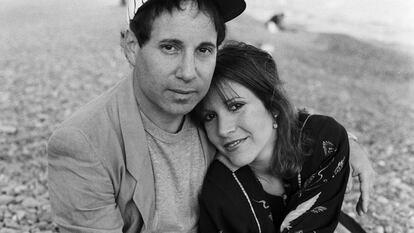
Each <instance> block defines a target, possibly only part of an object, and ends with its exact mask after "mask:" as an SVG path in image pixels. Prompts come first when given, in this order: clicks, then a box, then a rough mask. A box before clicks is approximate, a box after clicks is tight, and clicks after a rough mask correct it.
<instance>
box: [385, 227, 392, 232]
mask: <svg viewBox="0 0 414 233" xmlns="http://www.w3.org/2000/svg"><path fill="white" fill-rule="evenodd" d="M385 232H386V233H393V232H394V231H393V229H392V226H386V227H385Z"/></svg>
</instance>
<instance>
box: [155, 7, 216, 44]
mask: <svg viewBox="0 0 414 233" xmlns="http://www.w3.org/2000/svg"><path fill="white" fill-rule="evenodd" d="M153 37H154V39H155V38H158V40H166V39H174V40H183V41H188V42H190V41H191V40H193V42H194V43H204V42H209V43H214V44H216V40H217V31H216V29H215V26H214V22H213V20H212V19H211V18H210V17H209V16H208V15H206V14H205V13H203V12H201V11H199V10H198V8H197V6H187V7H186V8H182V9H174V10H173V11H172V12H168V11H164V12H161V13H160V14H159V15H158V16H157V17H156V18H155V19H154V21H153V24H152V31H151V39H152V38H153Z"/></svg>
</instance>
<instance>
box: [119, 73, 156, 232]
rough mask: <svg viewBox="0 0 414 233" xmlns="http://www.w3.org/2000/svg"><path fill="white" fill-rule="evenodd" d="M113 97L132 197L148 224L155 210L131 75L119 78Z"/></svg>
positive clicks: (152, 181)
mask: <svg viewBox="0 0 414 233" xmlns="http://www.w3.org/2000/svg"><path fill="white" fill-rule="evenodd" d="M120 89H121V90H122V91H120V92H119V93H118V97H117V101H118V106H119V110H118V112H119V119H120V125H121V131H122V135H123V140H124V146H125V166H126V169H127V171H128V172H129V173H130V174H131V175H132V177H133V178H134V179H135V180H136V186H135V189H134V194H133V201H134V202H135V204H136V205H137V207H138V209H139V211H140V213H141V215H142V219H143V221H144V225H145V226H146V227H150V226H151V224H152V220H153V216H154V211H155V187H154V184H155V183H154V182H155V181H154V173H153V170H152V164H151V159H150V156H149V151H148V146H147V140H146V135H145V130H144V126H143V125H142V120H141V115H140V113H139V109H138V105H137V102H136V100H135V95H134V90H133V77H132V75H131V77H129V78H126V79H125V80H123V81H122V83H121V87H120Z"/></svg>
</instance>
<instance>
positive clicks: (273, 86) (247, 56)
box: [192, 41, 305, 179]
mask: <svg viewBox="0 0 414 233" xmlns="http://www.w3.org/2000/svg"><path fill="white" fill-rule="evenodd" d="M226 81H233V82H237V83H239V84H241V85H243V86H244V87H246V88H248V89H249V90H250V91H252V92H253V93H254V94H255V95H256V96H257V97H258V98H259V99H260V100H261V101H262V102H263V104H264V106H265V107H266V109H267V110H268V111H269V112H270V113H272V115H274V114H277V118H276V121H277V124H278V128H277V135H278V136H277V139H276V144H275V148H274V155H273V157H272V164H271V170H272V172H273V173H274V175H276V176H280V177H282V178H286V179H288V178H291V177H292V176H293V175H295V174H297V173H298V172H300V170H301V169H302V163H303V156H304V155H305V153H304V152H303V150H302V146H301V139H300V129H299V120H298V111H297V110H296V108H294V107H293V105H292V104H291V102H290V101H289V99H288V97H287V95H286V93H285V90H284V88H283V84H282V81H281V80H280V79H279V75H278V72H277V68H276V63H275V61H274V60H273V58H272V56H271V55H270V54H269V53H267V52H265V51H263V50H261V49H259V48H256V47H254V46H252V45H248V44H245V43H242V42H236V41H231V42H227V43H226V44H225V45H224V46H223V47H222V48H221V49H220V50H219V51H218V54H217V65H216V69H215V71H214V75H213V78H212V81H211V87H210V88H214V89H215V90H217V91H218V93H219V94H220V96H221V98H223V99H224V100H226V99H227V98H229V97H228V96H226V94H225V93H224V91H223V87H224V86H226V87H228V83H226ZM234 94H236V95H237V93H234ZM202 105H203V101H201V102H200V103H199V105H197V106H196V108H195V111H194V112H193V113H192V114H193V115H192V116H193V118H194V119H195V120H196V122H197V123H198V124H200V125H202V118H201V117H202V116H200V115H199V113H200V111H199V110H201V108H202Z"/></svg>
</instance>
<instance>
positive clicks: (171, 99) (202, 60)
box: [134, 1, 217, 120]
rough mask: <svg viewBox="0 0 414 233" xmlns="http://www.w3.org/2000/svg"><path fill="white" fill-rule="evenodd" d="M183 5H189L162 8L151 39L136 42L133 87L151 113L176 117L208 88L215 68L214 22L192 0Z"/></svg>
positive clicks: (202, 95) (140, 101)
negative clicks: (137, 44) (141, 42)
mask: <svg viewBox="0 0 414 233" xmlns="http://www.w3.org/2000/svg"><path fill="white" fill-rule="evenodd" d="M182 6H183V8H184V9H185V10H182V11H181V10H174V11H173V12H172V13H171V14H170V13H168V12H163V13H161V14H160V15H159V17H157V18H156V19H155V20H154V22H153V25H152V32H151V37H150V39H149V40H148V41H147V42H146V43H145V44H144V45H142V47H141V48H137V52H136V57H135V69H134V79H135V81H136V82H137V85H136V86H137V87H136V90H135V91H136V94H137V97H138V100H139V104H140V106H141V108H142V110H143V111H144V113H145V114H146V115H147V116H149V117H151V118H157V119H163V120H166V119H169V118H172V119H174V118H177V117H182V116H183V115H185V114H187V113H188V112H190V111H191V110H192V109H193V108H194V106H195V105H196V104H197V103H198V102H199V101H200V100H201V99H202V98H203V97H204V95H205V94H206V93H207V90H208V88H209V85H210V81H211V78H212V75H213V72H214V67H215V64H216V52H217V45H216V40H217V32H216V30H215V27H214V24H213V22H212V20H211V19H210V18H209V17H208V16H207V15H205V14H204V13H202V12H199V11H198V8H197V7H196V6H195V5H193V4H192V3H189V2H188V1H187V3H185V4H184V5H182ZM154 120H156V119H154Z"/></svg>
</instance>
